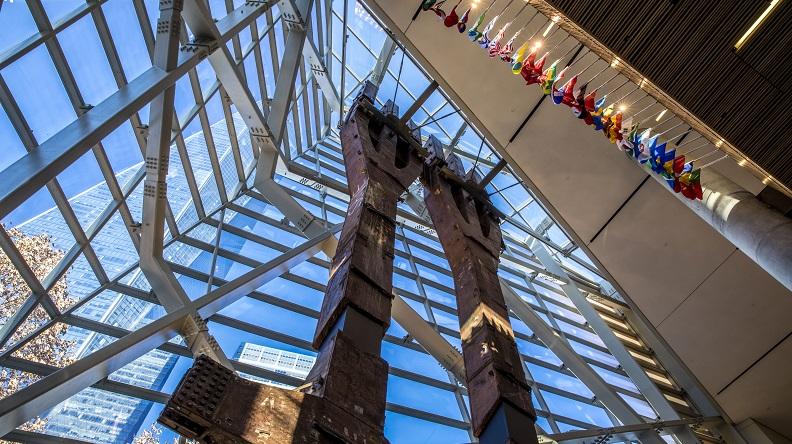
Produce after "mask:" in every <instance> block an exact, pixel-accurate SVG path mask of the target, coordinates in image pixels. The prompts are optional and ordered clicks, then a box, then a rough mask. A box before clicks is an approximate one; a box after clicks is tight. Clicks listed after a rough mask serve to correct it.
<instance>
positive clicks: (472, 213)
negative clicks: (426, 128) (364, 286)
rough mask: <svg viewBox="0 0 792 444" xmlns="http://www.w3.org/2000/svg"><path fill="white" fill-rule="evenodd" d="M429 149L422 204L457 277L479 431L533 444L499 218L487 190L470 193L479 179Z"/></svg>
mask: <svg viewBox="0 0 792 444" xmlns="http://www.w3.org/2000/svg"><path fill="white" fill-rule="evenodd" d="M426 148H427V150H428V151H429V157H428V160H427V166H426V168H425V171H424V174H423V176H422V181H423V182H424V186H425V190H424V201H425V202H426V208H427V209H428V210H429V214H430V215H431V216H432V222H433V223H434V228H435V230H436V231H437V236H438V237H439V239H440V243H441V244H442V245H443V250H445V254H446V258H447V259H448V262H449V264H450V265H451V273H452V274H453V276H454V286H455V287H456V299H457V311H458V314H459V325H460V334H461V337H462V354H463V356H464V359H465V376H466V379H467V389H468V393H469V396H470V409H471V418H472V422H473V433H474V434H475V435H476V436H477V437H478V438H479V440H480V442H481V443H483V444H504V443H515V444H529V443H530V444H535V443H537V437H536V431H535V428H534V423H535V421H536V413H535V411H534V409H533V406H532V403H531V390H530V388H529V387H528V385H527V384H526V382H525V374H524V373H523V367H522V362H521V360H520V359H521V358H520V354H519V352H518V350H517V344H516V342H515V340H514V333H513V331H512V328H511V323H510V322H509V310H508V308H506V303H505V302H504V299H503V294H502V293H501V288H500V282H499V280H498V261H499V256H500V251H501V248H502V239H501V230H500V226H499V224H498V216H496V215H495V214H493V212H492V211H491V210H490V206H489V202H488V199H487V196H486V194H485V193H484V192H483V190H481V192H478V193H471V192H472V191H474V190H475V189H476V186H477V185H476V181H475V180H474V177H473V176H472V175H468V176H465V174H464V170H463V167H462V163H461V161H460V160H459V158H457V157H456V156H454V155H453V154H452V155H451V156H449V159H448V160H447V162H446V161H443V160H442V159H443V150H442V146H441V145H440V144H439V143H437V141H436V140H434V139H431V138H430V141H429V143H427V146H426ZM465 181H467V185H468V186H463V185H465V184H464V182H465ZM469 191H471V192H469Z"/></svg>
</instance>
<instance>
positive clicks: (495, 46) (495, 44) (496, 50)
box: [482, 23, 509, 57]
mask: <svg viewBox="0 0 792 444" xmlns="http://www.w3.org/2000/svg"><path fill="white" fill-rule="evenodd" d="M508 27H509V24H508V23H506V24H505V25H503V28H501V29H500V31H498V33H497V34H495V38H494V39H492V41H491V42H489V44H488V45H487V46H484V45H483V44H482V46H484V47H485V48H488V51H487V53H488V54H489V56H490V57H496V56H497V55H498V54H500V50H501V44H500V42H501V40H503V35H504V34H505V33H506V28H508Z"/></svg>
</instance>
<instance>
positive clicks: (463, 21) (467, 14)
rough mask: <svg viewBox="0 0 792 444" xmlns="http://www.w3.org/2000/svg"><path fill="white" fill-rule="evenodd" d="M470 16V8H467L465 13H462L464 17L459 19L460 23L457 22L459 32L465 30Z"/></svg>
mask: <svg viewBox="0 0 792 444" xmlns="http://www.w3.org/2000/svg"><path fill="white" fill-rule="evenodd" d="M469 17H470V8H467V11H465V13H464V14H462V18H460V19H459V23H457V29H458V30H459V33H460V34H461V33H463V32H465V28H467V22H468V18H469Z"/></svg>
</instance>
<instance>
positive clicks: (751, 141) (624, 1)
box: [548, 0, 792, 188]
mask: <svg viewBox="0 0 792 444" xmlns="http://www.w3.org/2000/svg"><path fill="white" fill-rule="evenodd" d="M548 3H549V4H551V5H552V6H554V7H555V8H556V9H558V10H559V11H561V12H562V13H563V14H564V15H566V16H567V17H568V18H569V19H570V20H572V21H573V22H575V23H576V24H577V25H578V26H580V27H581V28H582V29H584V30H585V31H587V32H588V33H589V34H591V35H592V36H593V37H594V38H596V39H597V40H599V41H600V42H601V43H603V44H604V45H606V46H608V47H609V48H610V49H611V50H612V51H613V52H615V53H616V54H617V55H618V56H619V57H620V58H621V59H622V60H624V61H625V62H627V63H628V64H630V65H632V66H633V67H634V68H635V69H637V70H638V71H640V72H641V74H643V75H644V76H646V77H647V78H648V79H649V80H650V81H652V82H653V83H654V84H656V85H657V86H659V87H660V88H661V89H663V90H664V91H665V92H666V93H668V94H669V95H670V96H671V97H673V98H674V99H675V100H676V101H677V102H679V103H680V104H682V105H683V106H684V107H686V108H687V109H688V110H689V111H690V112H692V113H693V114H695V115H696V116H697V117H698V118H699V119H701V120H702V121H704V122H705V123H706V124H707V125H709V126H710V127H711V128H713V129H714V130H715V131H717V132H718V133H719V134H720V135H721V136H722V137H724V138H725V139H726V140H727V141H729V142H730V143H732V144H733V145H735V146H736V147H737V148H738V149H740V150H741V151H742V152H743V153H744V154H745V155H746V156H747V157H749V158H750V159H752V160H753V161H754V162H756V163H757V164H758V165H760V166H761V167H762V168H764V169H765V170H766V171H768V172H769V173H770V174H772V175H773V176H774V177H775V178H776V179H778V180H779V181H780V182H782V183H784V184H785V185H786V186H787V187H788V188H792V143H791V142H790V140H792V1H789V0H786V1H782V2H781V3H780V4H779V5H778V6H777V7H776V8H775V10H774V11H773V13H772V14H771V15H770V16H769V17H768V18H767V20H765V21H764V23H763V24H762V25H761V27H759V28H758V29H757V31H755V32H754V34H753V35H752V37H751V38H750V39H749V40H748V42H747V43H746V44H745V45H744V46H743V47H742V48H741V49H740V50H739V51H736V50H735V49H734V45H735V43H736V42H737V40H738V39H739V38H740V36H742V35H743V33H745V31H746V30H747V29H748V28H749V27H750V26H751V24H752V23H753V22H754V21H755V20H756V19H757V18H758V17H759V16H760V14H761V13H762V11H764V10H765V9H766V8H767V6H768V5H769V1H742V0H718V1H698V0H548Z"/></svg>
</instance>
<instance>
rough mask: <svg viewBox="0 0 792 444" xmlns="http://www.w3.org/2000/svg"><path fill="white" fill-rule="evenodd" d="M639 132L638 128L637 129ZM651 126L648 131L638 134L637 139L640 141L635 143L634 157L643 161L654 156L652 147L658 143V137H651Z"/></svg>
mask: <svg viewBox="0 0 792 444" xmlns="http://www.w3.org/2000/svg"><path fill="white" fill-rule="evenodd" d="M636 132H637V129H636ZM651 132H652V130H651V128H647V129H646V131H644V132H643V133H641V135H640V136H637V135H636V137H637V138H636V139H635V140H636V141H637V142H638V143H636V144H635V154H634V155H633V157H635V158H636V159H638V161H639V162H641V163H646V162H647V161H648V160H649V158H650V157H651V156H652V151H651V150H652V149H653V148H654V146H655V145H656V144H657V138H654V139H652V138H651Z"/></svg>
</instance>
